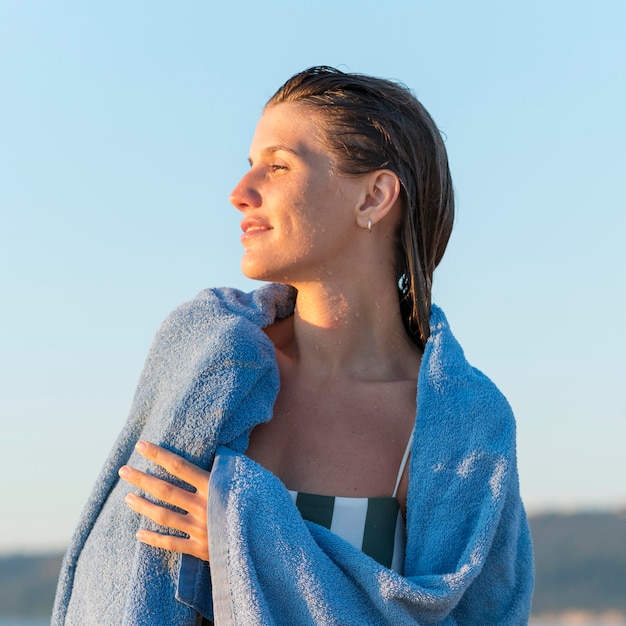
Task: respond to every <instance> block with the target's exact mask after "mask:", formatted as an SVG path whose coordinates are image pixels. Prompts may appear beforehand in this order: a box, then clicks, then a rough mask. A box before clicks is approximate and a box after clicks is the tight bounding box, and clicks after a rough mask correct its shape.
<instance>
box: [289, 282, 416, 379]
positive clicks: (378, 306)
mask: <svg viewBox="0 0 626 626" xmlns="http://www.w3.org/2000/svg"><path fill="white" fill-rule="evenodd" d="M362 284H366V283H362ZM384 284H386V285H387V288H384V287H383V288H380V285H379V286H378V287H377V286H376V285H374V284H371V283H370V284H366V289H363V288H359V287H358V286H356V285H355V284H348V285H345V284H344V285H338V284H336V283H333V282H324V283H322V282H312V283H304V284H299V285H294V286H295V287H296V288H297V290H298V296H297V300H296V308H295V311H294V316H293V335H292V340H291V341H290V342H289V345H288V346H285V348H286V349H285V350H284V351H285V353H286V354H287V355H288V356H290V357H292V358H293V359H295V360H297V363H298V367H299V368H300V369H301V371H303V372H304V373H306V375H308V376H312V377H314V379H317V380H333V379H334V380H344V379H356V380H362V381H392V380H406V379H413V378H416V377H417V371H418V368H419V362H420V357H421V351H420V349H419V348H418V347H417V346H416V345H415V343H414V342H413V341H411V339H410V338H409V336H408V335H407V333H406V331H405V329H404V324H403V322H402V318H401V315H400V305H399V301H398V293H397V289H396V287H395V283H394V281H384Z"/></svg>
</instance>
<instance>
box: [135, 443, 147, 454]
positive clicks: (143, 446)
mask: <svg viewBox="0 0 626 626" xmlns="http://www.w3.org/2000/svg"><path fill="white" fill-rule="evenodd" d="M135 448H136V449H137V450H138V451H139V452H145V451H146V449H147V448H148V446H147V445H146V442H145V441H138V442H137V445H136V446H135Z"/></svg>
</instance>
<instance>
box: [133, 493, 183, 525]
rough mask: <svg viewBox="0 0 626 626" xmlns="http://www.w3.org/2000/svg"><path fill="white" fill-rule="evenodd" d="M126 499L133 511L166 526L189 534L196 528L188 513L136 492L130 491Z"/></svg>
mask: <svg viewBox="0 0 626 626" xmlns="http://www.w3.org/2000/svg"><path fill="white" fill-rule="evenodd" d="M124 501H125V502H126V504H127V505H128V506H129V507H130V508H131V509H132V510H133V511H135V512H136V513H139V514H140V515H143V516H144V517H147V518H149V519H151V520H152V521H153V522H156V523H157V524H159V525H160V526H163V527H164V528H171V529H172V530H178V531H180V532H183V533H185V534H187V535H189V534H191V533H192V532H193V531H194V530H195V528H194V524H193V518H190V517H189V516H188V515H187V514H186V513H178V512H177V511H172V510H171V509H167V508H165V507H163V506H160V505H158V504H155V503H154V502H150V501H149V500H146V499H145V498H142V497H141V496H138V495H136V494H134V493H129V494H128V495H127V496H126V498H124Z"/></svg>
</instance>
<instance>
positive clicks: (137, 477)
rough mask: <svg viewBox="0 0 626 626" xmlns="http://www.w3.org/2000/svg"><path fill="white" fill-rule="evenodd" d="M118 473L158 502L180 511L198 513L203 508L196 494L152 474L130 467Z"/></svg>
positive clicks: (125, 467) (123, 468)
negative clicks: (199, 508)
mask: <svg viewBox="0 0 626 626" xmlns="http://www.w3.org/2000/svg"><path fill="white" fill-rule="evenodd" d="M118 473H119V476H120V478H122V479H123V480H125V481H126V482H127V483H129V484H131V485H133V486H135V487H138V488H139V489H141V490H142V491H145V492H146V493H149V494H150V495H151V496H153V497H154V498H156V499H157V500H161V501H162V502H166V503H167V504H171V505H172V506H176V507H178V508H179V509H183V510H184V511H192V512H194V513H196V512H197V509H198V507H202V502H201V501H198V498H197V497H195V494H194V493H192V492H190V491H187V490H186V489H183V488H182V487H177V486H176V485H172V484H171V483H169V482H167V481H166V480H161V479H160V478H157V477H156V476H150V474H146V473H145V472H141V471H139V470H137V469H135V468H134V467H131V466H130V465H124V466H122V467H121V468H120V470H119V472H118Z"/></svg>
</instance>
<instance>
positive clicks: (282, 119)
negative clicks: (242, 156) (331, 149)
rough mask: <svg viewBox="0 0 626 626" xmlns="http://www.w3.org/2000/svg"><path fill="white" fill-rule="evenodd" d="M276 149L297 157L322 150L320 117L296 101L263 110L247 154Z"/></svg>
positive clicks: (322, 140) (322, 137)
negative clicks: (281, 149) (296, 154)
mask: <svg viewBox="0 0 626 626" xmlns="http://www.w3.org/2000/svg"><path fill="white" fill-rule="evenodd" d="M275 147H284V148H286V149H288V150H291V151H293V152H296V153H298V154H300V153H306V152H318V151H320V150H325V142H324V134H323V131H322V117H321V114H320V113H318V112H317V111H315V110H314V109H313V108H312V107H308V106H306V105H304V104H298V103H296V102H282V103H280V104H276V105H274V106H271V107H269V108H267V109H265V111H264V112H263V115H262V116H261V119H260V120H259V123H258V124H257V127H256V131H255V133H254V138H253V139H252V144H251V146H250V154H251V156H252V155H254V154H255V153H258V152H262V151H264V150H267V149H268V148H275Z"/></svg>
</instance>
